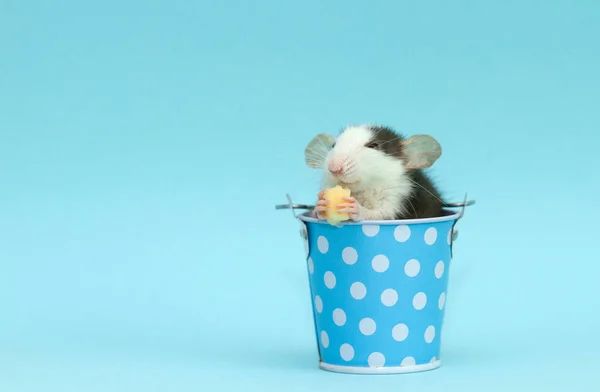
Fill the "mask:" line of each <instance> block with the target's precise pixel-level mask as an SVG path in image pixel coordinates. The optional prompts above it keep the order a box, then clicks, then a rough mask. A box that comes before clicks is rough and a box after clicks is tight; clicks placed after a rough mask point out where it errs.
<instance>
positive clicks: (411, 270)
mask: <svg viewBox="0 0 600 392" xmlns="http://www.w3.org/2000/svg"><path fill="white" fill-rule="evenodd" d="M420 270H421V264H420V263H419V260H417V259H412V260H408V261H407V262H406V264H404V273H405V274H406V276H408V277H411V278H414V277H415V276H417V275H419V271H420Z"/></svg>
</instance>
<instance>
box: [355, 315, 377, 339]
mask: <svg viewBox="0 0 600 392" xmlns="http://www.w3.org/2000/svg"><path fill="white" fill-rule="evenodd" d="M358 329H360V332H361V333H362V334H363V335H366V336H371V335H373V334H374V333H375V330H376V329H377V324H375V320H373V319H372V318H368V317H367V318H364V319H362V320H360V322H359V323H358Z"/></svg>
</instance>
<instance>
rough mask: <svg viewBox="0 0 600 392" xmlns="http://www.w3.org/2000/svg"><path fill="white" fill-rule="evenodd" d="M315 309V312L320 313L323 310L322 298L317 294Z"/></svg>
mask: <svg viewBox="0 0 600 392" xmlns="http://www.w3.org/2000/svg"><path fill="white" fill-rule="evenodd" d="M315 310H316V311H317V313H321V312H322V311H323V300H322V299H321V297H319V296H318V295H317V296H315Z"/></svg>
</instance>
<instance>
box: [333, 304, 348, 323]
mask: <svg viewBox="0 0 600 392" xmlns="http://www.w3.org/2000/svg"><path fill="white" fill-rule="evenodd" d="M333 322H334V323H335V325H337V326H338V327H341V326H342V325H344V324H346V312H344V311H343V310H342V309H340V308H337V309H336V310H334V311H333Z"/></svg>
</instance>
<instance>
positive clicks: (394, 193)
mask: <svg viewBox="0 0 600 392" xmlns="http://www.w3.org/2000/svg"><path fill="white" fill-rule="evenodd" d="M374 135H375V134H374V131H373V130H372V128H371V127H370V126H368V125H361V126H349V127H347V128H345V129H344V131H343V132H342V133H341V134H340V135H339V136H338V137H337V139H336V143H335V146H334V147H333V148H332V149H331V150H330V151H329V153H328V154H327V158H326V159H325V163H324V168H323V169H324V170H323V171H324V175H323V179H322V183H321V189H322V190H323V189H327V188H331V187H334V186H336V185H340V186H341V187H344V188H347V189H350V191H351V196H352V197H354V198H355V199H356V201H357V202H358V206H357V207H358V208H357V209H358V211H357V212H358V214H357V216H356V217H355V218H354V219H355V220H378V219H379V220H387V219H394V218H395V216H396V215H397V214H398V213H403V212H405V211H406V208H410V207H408V206H407V205H406V204H407V200H408V196H409V195H410V193H411V192H412V191H413V183H412V181H411V180H410V178H408V176H407V175H406V168H405V167H404V163H403V162H402V161H401V160H400V159H398V158H395V157H391V156H388V155H386V154H384V153H382V152H381V151H377V150H375V149H372V148H368V147H366V144H368V143H369V142H370V141H371V140H372V139H373V136H374ZM392 143H393V142H392ZM332 160H334V161H336V162H339V164H342V165H343V167H344V174H343V175H342V176H341V177H340V178H336V177H335V176H333V175H332V174H331V173H330V172H329V170H327V167H328V164H329V163H330V162H331V161H332Z"/></svg>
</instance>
